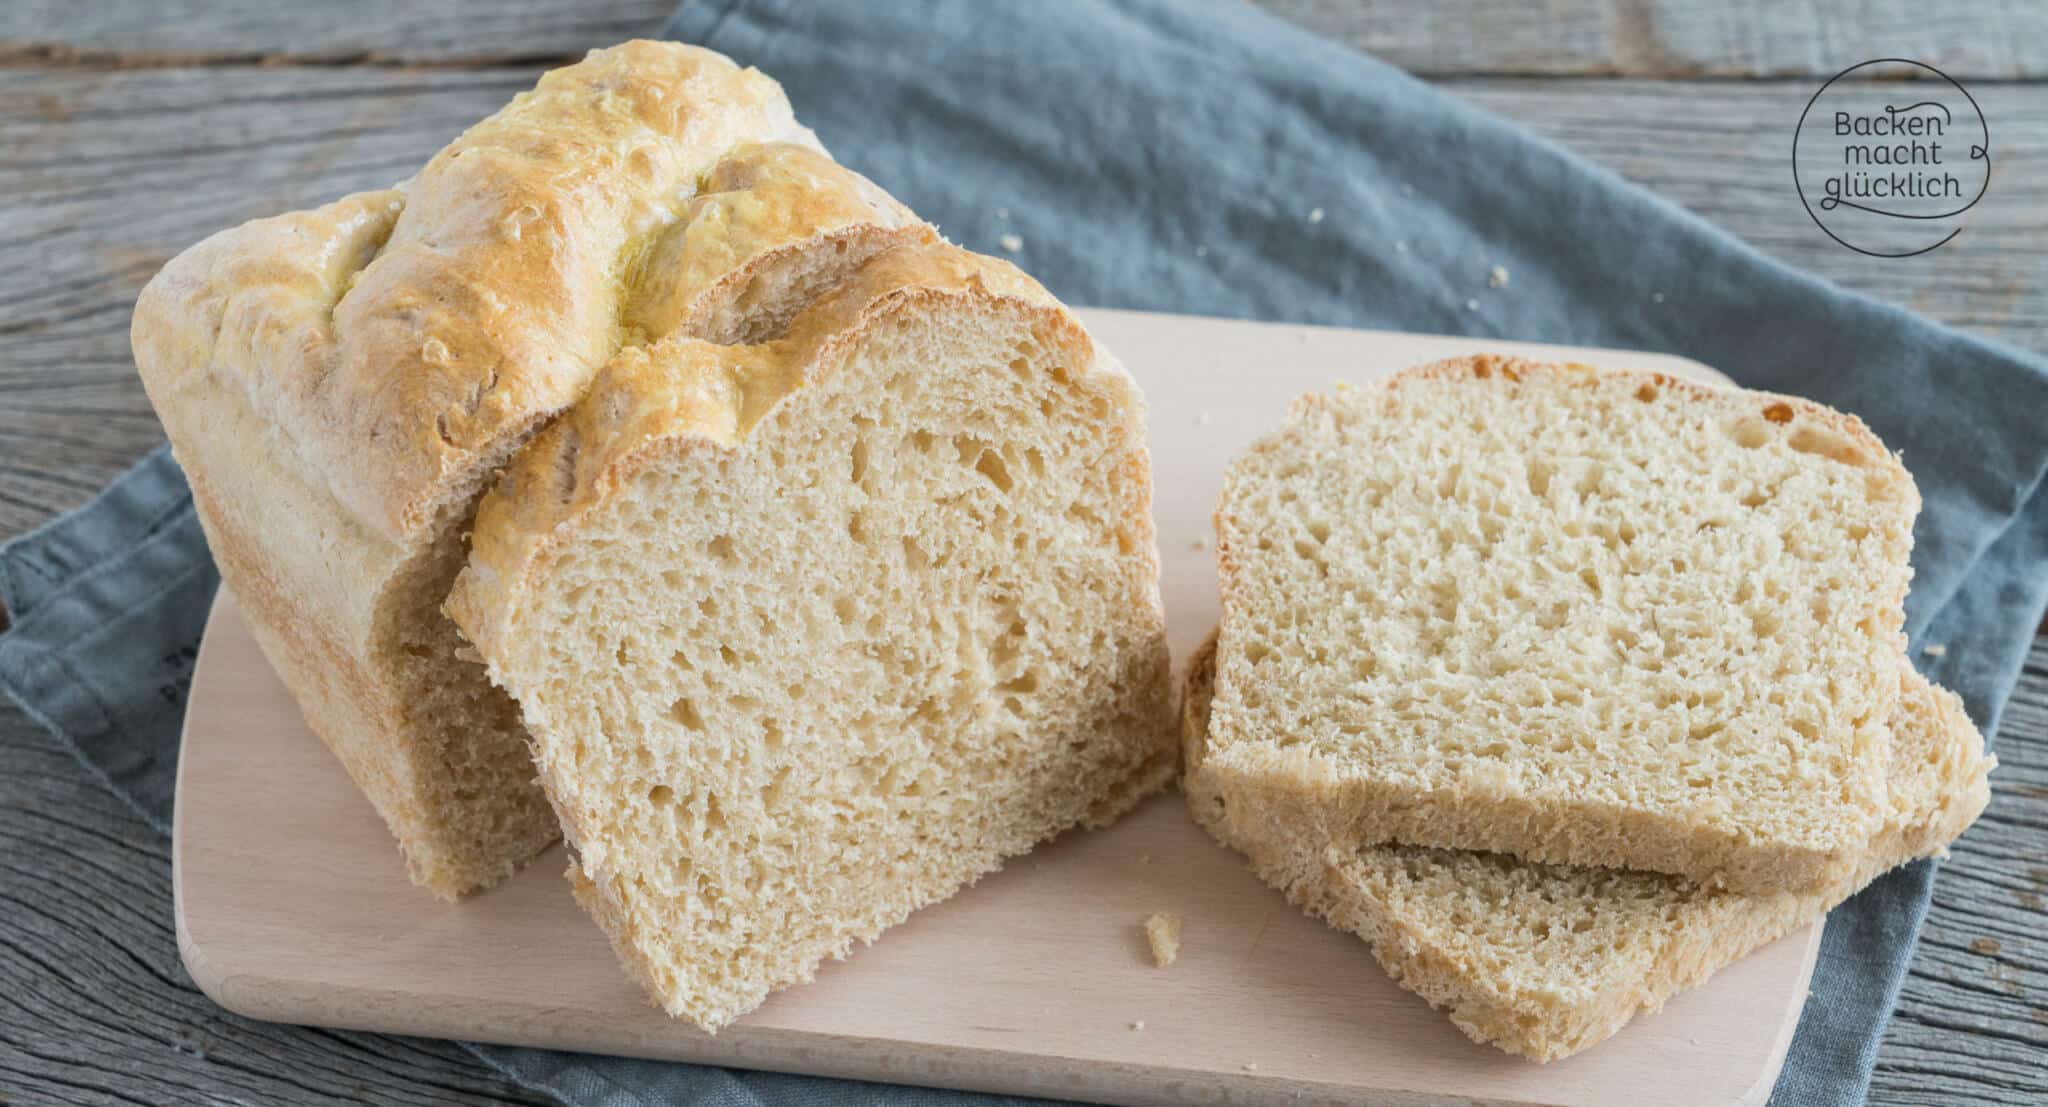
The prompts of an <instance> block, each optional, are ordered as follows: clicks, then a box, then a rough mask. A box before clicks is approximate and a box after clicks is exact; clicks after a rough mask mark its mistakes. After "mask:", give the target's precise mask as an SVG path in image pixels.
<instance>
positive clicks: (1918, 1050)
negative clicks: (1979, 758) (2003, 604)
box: [1870, 637, 2048, 1107]
mask: <svg viewBox="0 0 2048 1107" xmlns="http://www.w3.org/2000/svg"><path fill="white" fill-rule="evenodd" d="M1996 748H1997V751H1998V771H1997V772H1995V773H1993V774H1992V776H1991V785H1992V789H1991V791H1992V795H1991V806H1990V808H1989V809H1988V810H1987V811H1986V812H1985V814H1984V817H1983V818H1982V819H1980V820H1979V821H1978V823H1977V825H1976V826H1975V827H1973V828H1971V830H1970V832H1969V833H1968V834H1966V835H1964V836H1963V838H1962V840H1961V841H1959V842H1957V843H1956V845H1955V849H1954V853H1953V856H1952V857H1951V859H1950V860H1949V862H1948V863H1947V864H1946V865H1944V866H1942V870H1941V875H1940V877H1939V878H1937V879H1936V881H1935V885H1934V903H1933V905H1932V907H1930V908H1929V910H1928V915H1927V926H1926V929H1925V930H1923V931H1922V932H1921V936H1920V946H1919V948H1918V949H1917V950H1916V951H1915V955H1914V959H1913V971H1912V974H1911V975H1910V976H1908V977H1907V979H1906V985H1905V989H1904V991H1903V993H1902V994H1901V996H1900V997H1899V1006H1898V1010H1897V1012H1896V1013H1895V1014H1894V1015H1893V1016H1892V1022H1891V1026H1890V1027H1889V1028H1888V1030H1887V1032H1886V1034H1885V1039H1884V1045H1883V1046H1882V1048H1881V1049H1880V1050H1879V1051H1878V1061H1877V1072H1876V1074H1875V1076H1874V1077H1873V1079H1872V1081H1871V1088H1870V1103H1871V1104H1873V1105H1884V1107H1921V1105H1923V1104H1926V1103H1929V1102H1931V1101H1933V1099H1934V1096H1933V1095H1932V1093H1933V1092H1934V1091H1935V1090H1937V1089H1938V1090H1939V1092H1940V1095H1941V1096H1942V1097H1945V1100H1946V1101H1948V1102H1957V1103H1964V1102H1967V1103H1996V1104H2012V1105H2014V1107H2019V1105H2021V1104H2039V1103H2048V904H2044V898H2048V855H2044V854H2043V853H2042V849H2041V845H2042V842H2043V841H2044V840H2048V637H2041V638H2037V639H2035V640H2034V647H2033V651H2032V654H2031V656H2029V658H2028V659H2027V663H2026V667H2025V668H2024V669H2023V670H2022V673H2021V677H2020V683H2019V687H2018V688H2017V689H2016V690H2015V691H2014V693H2013V697H2012V699H2011V700H2010V701H2008V702H2007V704H2006V708H2005V717H2004V718H2003V719H2001V720H2000V723H1999V734H1998V741H1997V747H1996Z"/></svg>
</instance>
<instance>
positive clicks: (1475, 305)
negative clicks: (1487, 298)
mask: <svg viewBox="0 0 2048 1107" xmlns="http://www.w3.org/2000/svg"><path fill="white" fill-rule="evenodd" d="M1465 310H1466V311H1478V310H1479V301H1477V300H1467V301H1465Z"/></svg>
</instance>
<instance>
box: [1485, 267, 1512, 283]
mask: <svg viewBox="0 0 2048 1107" xmlns="http://www.w3.org/2000/svg"><path fill="white" fill-rule="evenodd" d="M1507 286H1508V269H1507V266H1505V265H1496V266H1494V267H1493V271H1492V272H1490V273H1488V274H1487V275H1486V287H1488V288H1506V287H1507Z"/></svg>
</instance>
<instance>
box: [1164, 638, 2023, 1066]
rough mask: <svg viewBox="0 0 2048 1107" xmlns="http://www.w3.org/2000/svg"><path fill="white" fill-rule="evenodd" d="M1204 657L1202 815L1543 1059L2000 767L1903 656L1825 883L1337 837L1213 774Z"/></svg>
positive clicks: (1278, 875) (1287, 801)
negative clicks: (1738, 887) (1873, 790)
mask: <svg viewBox="0 0 2048 1107" xmlns="http://www.w3.org/2000/svg"><path fill="white" fill-rule="evenodd" d="M1213 657H1214V655H1213V639H1212V641H1211V644H1210V645H1209V646H1205V647H1204V648H1203V649H1202V650H1200V651H1198V652H1197V654H1196V656H1195V657H1194V658H1193V659H1192V660H1191V661H1190V666H1189V673H1188V676H1187V684H1186V688H1185V695H1184V699H1183V716H1182V726H1183V731H1182V739H1183V742H1184V749H1185V751H1186V756H1187V760H1186V764H1187V770H1186V778H1185V779H1184V781H1183V791H1184V792H1185V794H1186V796H1187V802H1188V805H1189V810H1190V812H1191V813H1192V814H1193V815H1194V817H1195V819H1196V821H1197V822H1199V823H1201V824H1202V825H1203V827H1205V828H1206V829H1207V830H1209V832H1210V833H1211V834H1212V835H1214V836H1215V837H1216V838H1217V839H1218V840H1220V841H1222V842H1224V843H1226V844H1228V845H1230V846H1232V847H1234V848H1236V849H1238V850H1239V851H1241V852H1243V853H1244V854H1246V856H1247V857H1248V858H1249V859H1250V860H1251V862H1252V866H1253V868H1254V869H1255V870H1256V871H1257V872H1258V873H1259V875H1260V877H1261V878H1262V879H1264V880H1266V881H1267V882H1268V883H1270V884H1272V885H1273V886H1274V887H1276V888H1279V889H1280V890H1281V891H1283V892H1284V893H1286V895H1287V896H1288V898H1289V899H1290V900H1291V901H1293V902H1294V903H1295V904H1296V905H1298V906H1300V907H1302V908H1304V909H1305V910H1307V911H1308V912H1309V913H1310V914H1312V915H1315V916H1317V917H1319V918H1322V919H1324V920H1325V921H1327V922H1329V923H1330V924H1331V925H1332V926H1335V927H1338V928H1339V929H1342V930H1347V931H1350V932H1351V933H1353V934H1356V935H1358V936H1359V937H1361V938H1363V939H1364V940H1365V941H1366V943H1367V944H1368V946H1369V947H1370V949H1371V952H1372V954H1373V956H1374V957H1375V958H1376V959H1377V960H1378V961H1379V962H1380V964H1381V965H1382V966H1383V967H1384V968H1385V969H1386V970H1387V972H1388V974H1389V975H1391V976H1392V977H1393V978H1394V980H1395V982H1396V983H1398V984H1400V985H1401V986H1402V987H1403V988H1406V989H1408V990H1409V991H1412V992H1415V993H1416V994H1418V995H1420V996H1421V997H1422V998H1424V999H1426V1000H1428V1001H1429V1002H1430V1004H1431V1005H1433V1006H1435V1007H1438V1008H1440V1009H1442V1010H1444V1011H1445V1012H1446V1013H1447V1014H1449V1015H1450V1017H1451V1019H1452V1021H1453V1022H1454V1023H1456V1024H1457V1025H1458V1027H1459V1028H1460V1029H1462V1030H1463V1031H1464V1032H1465V1033H1466V1034H1467V1035H1468V1036H1470V1037H1471V1038H1472V1039H1473V1040H1475V1041H1479V1042H1484V1043H1487V1044H1491V1045H1494V1046H1497V1047H1499V1048H1501V1049H1504V1050H1506V1051H1508V1052H1510V1053H1515V1054H1519V1055H1521V1056H1524V1057H1529V1058H1532V1059H1534V1060H1538V1061H1551V1060H1556V1059H1558V1058H1561V1057H1565V1056H1569V1055H1570V1054H1572V1053H1576V1052H1578V1051H1579V1050H1582V1049H1585V1048H1586V1047H1588V1046H1590V1045H1593V1044H1595V1043H1597V1042H1599V1041H1602V1040H1604V1039H1605V1038H1607V1037H1609V1036H1611V1035H1612V1034H1614V1033H1615V1032H1616V1031H1617V1030H1619V1029H1620V1028H1621V1027H1623V1026H1624V1025H1626V1024H1627V1023H1628V1022H1629V1020H1631V1019H1632V1018H1634V1017H1635V1016H1636V1015H1637V1014H1639V1013H1646V1012H1654V1011H1656V1010H1658V1009H1660V1008H1661V1007H1662V1006H1663V1005H1664V1003H1665V1001H1666V1000H1668V999H1669V998H1670V997H1671V996H1672V995H1674V994H1676V993H1678V992H1679V991H1682V990H1684V989H1686V988H1690V987H1693V986H1695V985H1697V984H1699V983H1700V982H1702V981H1704V980H1705V979H1706V978H1707V977H1709V976H1710V975H1712V974H1713V973H1714V972H1716V971H1718V970H1719V969H1720V968H1722V967H1723V966H1725V965H1727V964H1729V963H1731V962H1733V961H1734V960H1736V959H1737V958H1740V957H1742V956H1743V955H1745V954H1747V953H1749V952H1750V951H1752V950H1754V949H1756V948H1759V947H1761V946H1763V945H1764V944H1766V943H1768V942H1771V941H1774V940H1776V939H1777V938H1779V937H1782V936H1783V935H1785V934H1787V933H1789V932H1791V931H1792V930H1793V929H1795V928H1797V927H1799V926H1801V925H1804V924H1806V923H1808V922H1812V921H1814V920H1816V919H1819V918H1820V917H1821V916H1822V915H1824V914H1825V913H1826V912H1827V911H1828V910H1829V909H1830V908H1832V907H1833V906H1834V905H1835V904H1837V903H1839V902H1841V901H1842V900H1844V899H1846V898H1847V897H1848V896H1850V895H1852V894H1854V893H1855V892H1856V891H1857V890H1858V889H1860V888H1862V887H1863V886H1864V885H1865V884H1867V883H1869V882H1870V881H1871V880H1872V879H1875V878H1876V877H1877V876H1878V875H1880V874H1882V873H1883V872H1885V871H1886V870H1888V869H1890V868H1892V867H1894V866H1897V865H1901V864H1904V863H1906V862H1907V861H1910V860H1913V859H1915V858H1918V857H1926V856H1933V855H1936V854H1938V853H1940V852H1941V851H1942V849H1943V847H1945V846H1946V845H1947V843H1949V842H1952V841H1954V840H1955V839H1956V838H1957V837H1958V836H1960V835H1961V834H1962V832H1963V831H1964V830H1965V829H1966V828H1967V827H1968V826H1969V825H1970V823H1971V822H1973V821H1974V820H1975V819H1976V818H1977V816H1978V815H1979V814H1981V813H1982V812H1983V810H1984V806H1985V804H1986V802H1987V801H1988V800H1989V798H1990V786H1989V783H1988V779H1987V774H1988V773H1989V772H1990V770H1991V769H1992V767H1993V766H1994V764H1995V762H1994V760H1993V759H1992V758H1991V757H1989V756H1988V755H1986V754H1985V752H1984V743H1983V739H1982V737H1981V736H1979V735H1978V733H1977V731H1976V729H1975V728H1974V727H1973V726H1972V725H1971V723H1970V720H1969V717H1968V715H1967V714H1965V713H1964V711H1963V707H1962V701H1961V700H1959V699H1958V698H1957V697H1956V696H1955V695H1954V694H1952V693H1950V692H1948V691H1946V690H1944V689H1941V688H1938V687H1935V686H1934V685H1931V684H1929V683H1928V682H1927V681H1926V680H1924V679H1923V678H1921V677H1920V676H1919V675H1918V674H1916V673H1915V672H1914V671H1913V670H1912V669H1911V667H1910V666H1907V665H1905V664H1904V659H1903V658H1896V659H1894V662H1893V669H1892V673H1893V676H1892V679H1893V680H1894V681H1896V682H1898V683H1899V684H1900V686H1901V689H1902V692H1901V698H1900V699H1899V700H1898V702H1897V706H1896V707H1895V709H1894V714H1893V716H1892V719H1891V726H1890V728H1889V733H1890V734H1891V735H1893V736H1894V738H1893V742H1894V743H1895V746H1894V749H1893V751H1892V752H1893V756H1892V757H1891V758H1889V760H1888V765H1889V770H1888V775H1889V777H1890V784H1891V787H1890V789H1889V791H1888V798H1887V802H1886V807H1885V811H1884V814H1883V817H1882V818H1881V819H1880V820H1879V822H1878V823H1877V825H1876V826H1875V828H1874V829H1873V830H1872V832H1871V833H1870V835H1869V836H1868V837H1867V838H1866V840H1865V842H1864V843H1863V846H1862V847H1861V849H1860V850H1859V852H1858V855H1857V858H1856V861H1855V863H1854V865H1853V866H1852V867H1851V868H1850V869H1849V870H1848V871H1847V872H1846V873H1845V874H1844V875H1843V876H1841V877H1839V878H1837V879H1836V880H1834V881H1832V882H1831V883H1829V884H1828V885H1827V886H1825V887H1822V888H1818V889H1814V890H1811V891H1807V892H1777V893H1766V894H1756V895H1749V894H1740V893H1735V892H1729V891H1725V890H1718V889H1711V888H1707V887H1704V886H1702V885H1700V884H1698V883H1697V882H1694V881H1690V880H1687V879H1685V878H1683V877H1676V876H1668V875H1664V874H1659V873H1646V872H1633V871H1626V870H1621V869H1608V868H1590V867H1578V866H1566V865H1548V864H1538V863H1534V862H1527V861H1522V860H1520V859H1517V858H1514V857H1510V856H1507V855H1504V854H1499V853H1485V852H1478V851H1462V850H1446V849H1433V848H1428V847H1420V846H1400V845H1380V846H1368V847H1362V848H1344V847H1332V846H1330V845H1329V844H1328V843H1327V841H1326V840H1325V839H1323V838H1321V837H1320V836H1319V834H1318V831H1317V829H1316V826H1315V820H1314V819H1313V817H1311V813H1310V812H1308V811H1307V810H1305V808H1304V807H1303V804H1302V800H1301V797H1299V796H1296V795H1291V794H1288V793H1286V792H1284V791H1277V790H1271V789H1258V788H1241V787H1235V786H1233V785H1232V784H1230V783H1225V782H1220V781H1219V780H1218V779H1217V778H1216V777H1215V776H1214V775H1213V774H1211V773H1210V772H1209V771H1208V765H1207V762H1206V760H1205V752H1206V747H1207V737H1208V733H1209V730H1208V728H1209V725H1210V721H1211V720H1210V715H1209V707H1210V705H1211V703H1212V695H1213V680H1214V660H1213Z"/></svg>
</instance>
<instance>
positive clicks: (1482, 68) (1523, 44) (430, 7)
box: [0, 0, 2048, 80]
mask: <svg viewBox="0 0 2048 1107" xmlns="http://www.w3.org/2000/svg"><path fill="white" fill-rule="evenodd" d="M1256 2H1258V3H1260V4H1261V5H1263V6H1264V7H1266V8H1268V9H1270V10H1271V11H1273V12H1274V13H1275V14H1276V15H1279V16H1281V17H1283V18H1286V19H1290V20H1292V21H1294V22H1296V23H1299V24H1301V25H1302V26H1305V27H1308V28H1309V29H1311V30H1314V31H1316V32H1318V33H1320V34H1323V35H1326V36H1328V37H1330V38H1334V39H1336V40H1338V41H1340V42H1344V43H1347V44H1349V45H1352V46H1355V47H1357V48H1359V49H1362V50H1365V51H1366V52H1368V53H1371V54H1374V55H1376V56H1379V57H1381V58H1385V59H1386V60H1388V61H1391V62H1393V63H1394V64H1396V65H1399V66H1401V67H1402V68H1404V69H1407V70H1410V71H1411V72H1415V73H1419V74H1423V75H1426V76H1461V75H1474V74H1493V75H1507V74H1519V75H1549V76H1593V75H1623V76H1643V77H1701V76H1714V77H1757V76H1814V77H1819V76H1826V75H1828V74H1831V73H1834V72H1836V71H1838V70H1840V69H1842V68H1843V67H1845V66H1848V65H1851V64H1854V63H1855V62H1859V61H1864V60H1866V59H1869V58H1877V57H1889V56H1896V55H1904V56H1906V57H1911V58H1917V59H1919V60H1921V61H1925V62H1927V63H1928V64H1930V65H1933V66H1936V67H1937V68H1940V69H1943V70H1945V71H1947V72H1949V73H1950V74H1952V75H1954V76H1956V77H1958V78H1962V79H1965V80H1967V79H1969V78H1973V77H1975V78H1989V79H2000V80H2005V79H2014V78H2024V77H2039V76H2048V6H2044V5H2041V4H2038V3H2033V2H2030V0H1972V2H1969V3H1952V4H1939V5H1929V4H1924V3H1921V2H1919V0H1864V2H1862V3H1858V4H1854V5H1850V4H1844V3H1841V2H1840V0H1736V2H1733V3H1727V4H1699V3H1692V2H1687V0H1544V2H1542V3H1533V4H1531V3H1507V2H1503V0H1256ZM674 7H675V4H674V3H672V2H671V0H594V2H585V3H576V4H562V3H557V2H555V0H509V2H499V0H454V2H446V3H437V4H416V3H410V2H407V0H365V2H362V3H358V4H355V5H352V6H351V11H350V15H349V17H348V18H346V19H337V18H335V16H334V13H333V12H332V11H331V10H330V9H329V8H328V7H327V6H325V5H321V4H311V3H298V4H279V3H276V2H275V0H102V2H99V3H94V4H84V5H81V4H77V3H74V2H71V0H14V3H12V4H9V5H7V6H5V7H4V8H0V60H4V59H7V58H13V59H15V60H34V61H74V62H76V61H92V62H100V63H113V64H122V65H152V64H153V65H161V64H175V63H185V64H190V63H196V62H248V61H256V60H267V61H271V62H278V61H296V62H301V63H308V62H310V63H334V62H384V63H390V62H398V63H412V64H419V63H428V64H458V65H476V64H503V63H506V62H510V61H534V60H543V59H559V58H568V57H573V56H575V55H578V54H581V53H582V52H583V51H584V50H585V49H587V48H589V47H591V46H594V45H604V44H609V43H612V42H617V41H619V40H621V39H625V38H631V37H634V36H636V35H645V34H651V33H653V31H654V30H656V29H657V28H659V27H660V26H661V23H662V21H663V19H664V18H665V17H666V16H667V15H668V13H669V12H670V11H671V10H672V9H673V8H674Z"/></svg>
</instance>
